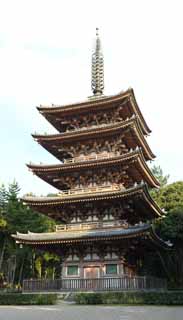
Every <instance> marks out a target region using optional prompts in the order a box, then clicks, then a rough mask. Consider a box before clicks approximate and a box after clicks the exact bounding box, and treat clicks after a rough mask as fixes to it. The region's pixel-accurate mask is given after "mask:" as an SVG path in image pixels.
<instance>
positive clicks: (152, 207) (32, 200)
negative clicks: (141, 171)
mask: <svg viewBox="0 0 183 320" xmlns="http://www.w3.org/2000/svg"><path fill="white" fill-rule="evenodd" d="M86 191H87V189H86ZM136 197H138V202H139V199H141V202H143V203H144V205H145V206H146V207H147V208H148V210H149V212H151V213H152V215H153V216H161V215H162V211H161V209H160V208H159V206H158V205H157V204H156V202H155V201H154V200H153V199H152V197H151V196H150V194H149V192H148V188H147V185H146V184H144V183H143V184H139V185H135V186H134V187H131V188H128V189H124V187H123V188H118V190H113V189H112V190H109V191H106V190H105V189H104V190H99V191H97V192H83V193H74V194H65V193H64V194H59V195H57V196H53V197H52V196H51V197H36V196H24V197H23V198H22V200H23V202H24V203H26V204H27V205H29V206H31V207H33V208H34V209H36V210H37V211H39V212H45V211H49V212H50V211H51V210H54V209H55V210H56V211H58V210H61V207H62V206H65V205H70V204H79V205H81V204H82V203H86V202H93V201H103V200H120V199H128V198H129V199H133V198H136Z"/></svg>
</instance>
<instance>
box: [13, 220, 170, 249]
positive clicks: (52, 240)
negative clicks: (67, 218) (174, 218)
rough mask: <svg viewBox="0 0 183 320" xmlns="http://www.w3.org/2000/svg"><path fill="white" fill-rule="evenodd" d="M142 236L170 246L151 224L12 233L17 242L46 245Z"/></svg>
mask: <svg viewBox="0 0 183 320" xmlns="http://www.w3.org/2000/svg"><path fill="white" fill-rule="evenodd" d="M139 236H140V237H141V236H148V237H149V238H151V240H152V241H154V242H156V244H158V245H160V246H163V247H166V248H167V247H168V245H167V244H166V243H165V242H164V241H163V240H161V239H160V238H159V237H158V236H157V235H156V233H155V232H154V231H153V228H152V226H151V225H150V224H143V225H137V226H133V227H129V228H114V229H112V228H111V229H102V228H101V229H94V230H93V229H92V230H82V231H81V230H80V231H67V232H62V231H56V232H49V233H33V232H28V233H27V234H24V233H19V232H17V234H14V235H12V237H13V238H15V239H16V241H17V243H22V244H31V245H32V244H33V245H46V244H63V245H64V244H69V243H70V244H71V243H81V242H90V241H91V242H93V241H100V240H102V241H104V240H117V239H128V238H136V237H139Z"/></svg>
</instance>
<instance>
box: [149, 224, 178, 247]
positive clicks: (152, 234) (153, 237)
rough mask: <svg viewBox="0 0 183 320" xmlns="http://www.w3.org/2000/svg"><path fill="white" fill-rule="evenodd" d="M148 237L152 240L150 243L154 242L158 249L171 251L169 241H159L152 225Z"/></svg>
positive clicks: (171, 245)
mask: <svg viewBox="0 0 183 320" xmlns="http://www.w3.org/2000/svg"><path fill="white" fill-rule="evenodd" d="M149 237H150V239H151V240H152V242H154V243H155V244H156V245H158V246H159V247H161V248H163V249H166V250H173V244H172V243H171V242H170V241H164V240H163V239H161V238H160V237H159V236H158V235H157V233H156V231H155V228H154V226H153V225H152V226H151V230H150V234H149Z"/></svg>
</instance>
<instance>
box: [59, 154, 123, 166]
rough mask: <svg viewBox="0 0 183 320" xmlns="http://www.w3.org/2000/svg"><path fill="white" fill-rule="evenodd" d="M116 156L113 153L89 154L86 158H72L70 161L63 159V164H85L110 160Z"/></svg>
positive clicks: (83, 156)
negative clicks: (86, 162)
mask: <svg viewBox="0 0 183 320" xmlns="http://www.w3.org/2000/svg"><path fill="white" fill-rule="evenodd" d="M116 156H118V154H116V153H114V152H105V153H100V154H91V155H88V156H85V155H82V156H80V157H74V158H71V159H64V161H63V163H64V164H66V163H76V162H85V161H93V160H103V159H111V158H114V157H116Z"/></svg>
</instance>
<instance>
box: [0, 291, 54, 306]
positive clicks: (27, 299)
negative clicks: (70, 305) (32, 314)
mask: <svg viewBox="0 0 183 320" xmlns="http://www.w3.org/2000/svg"><path fill="white" fill-rule="evenodd" d="M56 301H57V295H56V294H22V293H12V294H10V293H3V294H0V305H50V304H55V303H56Z"/></svg>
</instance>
